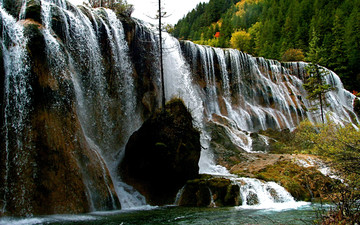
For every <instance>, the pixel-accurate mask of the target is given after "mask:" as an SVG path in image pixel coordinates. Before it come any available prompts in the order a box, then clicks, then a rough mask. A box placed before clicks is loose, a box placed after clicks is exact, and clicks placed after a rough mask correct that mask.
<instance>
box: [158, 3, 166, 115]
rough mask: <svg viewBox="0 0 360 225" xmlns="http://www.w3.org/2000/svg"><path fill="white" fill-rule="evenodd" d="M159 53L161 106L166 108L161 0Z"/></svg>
mask: <svg viewBox="0 0 360 225" xmlns="http://www.w3.org/2000/svg"><path fill="white" fill-rule="evenodd" d="M158 17H159V53H160V76H161V92H162V97H161V106H162V108H163V110H164V109H165V81H164V64H163V47H162V23H161V18H162V17H163V15H162V13H161V0H159V15H158Z"/></svg>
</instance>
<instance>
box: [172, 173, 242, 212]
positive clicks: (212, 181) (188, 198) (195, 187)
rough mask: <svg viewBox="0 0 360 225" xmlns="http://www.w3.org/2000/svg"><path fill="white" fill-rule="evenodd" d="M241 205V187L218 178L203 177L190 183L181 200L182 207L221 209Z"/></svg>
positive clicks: (186, 186)
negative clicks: (214, 207)
mask: <svg viewBox="0 0 360 225" xmlns="http://www.w3.org/2000/svg"><path fill="white" fill-rule="evenodd" d="M212 201H213V202H212ZM240 203H241V199H240V188H239V186H238V185H236V184H233V183H232V182H231V181H230V180H229V179H226V178H217V177H210V178H209V177H202V178H201V179H195V180H190V181H188V182H187V183H186V185H185V187H184V190H183V193H182V195H181V196H180V199H179V205H180V206H217V207H221V206H237V205H240ZM211 204H214V205H211Z"/></svg>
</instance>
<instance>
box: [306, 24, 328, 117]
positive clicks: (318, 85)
mask: <svg viewBox="0 0 360 225" xmlns="http://www.w3.org/2000/svg"><path fill="white" fill-rule="evenodd" d="M318 42H319V38H318V36H317V34H316V33H315V31H314V32H313V37H312V39H311V42H310V50H309V53H308V57H307V60H308V61H309V65H308V67H307V68H306V70H307V73H308V74H309V77H307V79H306V81H305V83H304V84H303V86H304V88H305V90H306V91H307V92H308V96H307V99H309V100H311V101H319V106H320V113H321V120H322V122H323V123H324V122H325V119H324V106H325V104H326V98H325V94H326V93H327V92H329V91H330V90H331V89H332V88H331V86H330V85H329V84H326V82H325V76H327V75H328V74H327V73H326V71H325V70H324V69H323V68H322V67H320V66H319V63H320V62H321V61H322V57H321V52H322V51H321V49H320V47H319V46H318ZM314 109H317V107H315V108H314Z"/></svg>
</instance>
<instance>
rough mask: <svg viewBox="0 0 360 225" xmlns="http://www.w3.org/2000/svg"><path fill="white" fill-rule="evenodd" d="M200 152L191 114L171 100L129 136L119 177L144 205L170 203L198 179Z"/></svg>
mask: <svg viewBox="0 0 360 225" xmlns="http://www.w3.org/2000/svg"><path fill="white" fill-rule="evenodd" d="M200 151H201V146H200V133H199V131H197V130H196V129H195V128H194V127H193V118H192V116H191V114H190V112H189V111H188V110H187V109H186V107H185V106H184V103H183V102H182V101H181V100H178V99H174V100H172V101H170V102H169V103H167V104H166V106H165V110H164V111H163V110H161V111H159V112H157V113H155V115H153V116H152V117H151V118H150V119H148V120H146V121H145V122H144V124H143V125H142V126H141V128H140V129H139V130H138V131H136V132H135V133H134V134H133V135H132V136H131V137H130V139H129V142H128V143H127V145H126V149H125V156H124V159H123V161H122V163H121V165H120V174H121V176H122V178H123V180H124V181H125V182H127V183H128V184H131V185H132V186H134V187H135V188H136V189H137V190H139V191H140V193H141V194H143V195H144V196H145V197H146V199H147V202H148V203H150V204H153V205H164V204H172V203H174V201H175V197H176V193H177V191H178V190H179V189H180V188H181V187H182V186H183V185H184V184H185V183H186V181H187V180H190V179H194V178H195V177H197V176H198V174H199V166H198V162H199V158H200Z"/></svg>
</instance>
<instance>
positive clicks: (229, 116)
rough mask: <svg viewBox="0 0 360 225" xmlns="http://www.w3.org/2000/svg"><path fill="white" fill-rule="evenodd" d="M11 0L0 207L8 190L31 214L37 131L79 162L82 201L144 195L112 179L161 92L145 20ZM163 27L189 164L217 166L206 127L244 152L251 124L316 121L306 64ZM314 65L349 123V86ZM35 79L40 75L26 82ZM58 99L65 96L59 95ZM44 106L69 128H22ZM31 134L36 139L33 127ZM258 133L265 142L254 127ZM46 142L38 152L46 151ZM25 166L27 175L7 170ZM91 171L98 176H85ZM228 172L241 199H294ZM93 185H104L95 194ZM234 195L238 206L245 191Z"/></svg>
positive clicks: (5, 19) (49, 1)
mask: <svg viewBox="0 0 360 225" xmlns="http://www.w3.org/2000/svg"><path fill="white" fill-rule="evenodd" d="M21 2H22V3H23V5H22V7H21V9H20V11H19V15H17V16H15V18H14V17H13V16H11V15H9V14H8V12H7V11H6V10H5V9H4V8H3V4H4V3H3V1H0V15H1V23H2V29H1V31H0V32H1V39H0V41H1V50H2V64H3V70H4V71H1V72H3V73H4V76H3V77H4V78H1V77H0V79H4V80H3V81H2V80H0V81H1V82H3V86H4V87H1V88H2V89H1V92H0V94H2V98H3V99H2V100H3V101H2V102H1V108H0V109H1V110H2V111H1V116H2V117H3V118H1V121H0V122H1V123H3V124H1V127H2V128H1V129H2V130H1V135H2V138H3V140H4V143H3V145H2V146H4V148H5V149H4V151H2V152H0V156H1V160H0V167H1V168H3V171H0V175H1V180H2V181H3V183H4V184H3V187H0V194H1V195H2V196H1V198H2V199H1V200H0V203H1V204H0V207H1V213H6V211H7V209H8V205H9V204H8V203H9V202H10V201H14V202H15V203H13V205H15V206H16V207H19V208H23V210H22V211H21V212H20V214H21V215H30V214H31V212H32V210H33V209H32V205H31V199H30V197H28V196H31V197H33V196H32V195H31V191H32V190H38V189H37V188H38V186H37V185H39V186H41V185H42V184H41V182H39V183H40V184H39V183H37V179H38V175H39V172H41V169H42V168H40V166H39V168H38V165H36V163H37V161H36V160H39V159H38V158H41V157H40V156H41V155H40V156H39V155H37V154H38V153H37V152H38V150H39V149H37V148H36V147H39V146H40V148H41V147H43V146H42V144H43V145H45V144H44V143H37V142H41V141H44V142H46V141H48V142H49V143H50V144H53V142H51V141H49V139H51V138H53V139H55V140H56V141H58V142H56V144H58V145H59V146H60V147H61V148H60V147H59V146H56V147H59V149H65V150H68V151H69V153H68V152H67V153H66V154H68V155H66V156H68V157H69V158H71V157H73V158H74V159H72V158H71V159H67V160H68V161H66V162H72V165H71V166H73V167H74V168H76V169H78V170H79V171H75V172H74V174H76V175H74V177H75V178H76V179H79V180H81V179H82V180H81V181H80V182H79V183H81V185H83V186H84V187H83V186H81V185H79V186H81V188H84V189H85V191H84V192H86V193H85V195H86V197H84V198H87V201H88V203H89V208H90V210H93V211H96V210H106V209H116V208H117V207H118V204H117V203H118V200H119V201H120V202H121V206H122V208H132V207H139V206H142V205H145V204H146V201H145V198H144V196H142V195H141V194H140V193H139V192H138V191H136V190H135V189H134V188H132V187H131V186H129V185H127V184H125V183H124V182H122V180H121V177H120V175H119V173H118V165H119V163H120V162H121V160H122V157H123V154H124V149H125V146H126V144H127V142H128V139H129V138H130V136H131V135H132V134H133V133H134V132H135V131H136V130H138V129H139V127H140V126H141V124H142V123H143V121H144V120H145V119H147V118H148V117H149V116H150V115H151V113H152V112H154V111H155V110H156V109H157V107H158V106H159V105H160V102H161V95H160V94H159V93H161V91H160V90H161V80H160V76H159V53H158V43H157V42H158V36H157V34H156V31H154V28H153V27H151V26H150V25H148V24H144V23H142V22H140V21H138V20H132V21H131V22H124V21H125V19H124V20H120V19H119V18H118V17H117V15H116V14H115V12H113V11H111V10H109V9H104V8H98V9H90V8H87V7H85V6H82V7H79V8H78V7H75V6H73V5H71V4H70V3H68V2H67V1H66V0H40V1H39V2H40V3H41V5H39V6H40V7H41V12H40V13H41V21H32V20H25V18H26V17H27V16H28V15H26V9H27V8H26V7H27V1H21ZM33 4H37V3H36V2H34V3H33ZM17 20H19V21H17ZM122 21H123V22H122ZM29 24H30V25H32V26H33V27H36V29H37V31H39V33H40V36H41V40H40V42H41V41H43V42H44V47H43V48H44V53H43V54H44V58H46V59H42V60H43V61H44V65H40V66H39V65H36V62H34V60H36V59H33V58H32V57H36V56H33V55H31V54H29V51H30V50H29V49H28V47H29V46H28V40H27V38H26V35H25V34H26V33H25V32H24V30H25V28H28V26H29ZM34 29H35V28H34ZM163 37H164V40H163V41H164V45H163V46H164V59H163V60H164V72H165V77H164V80H165V94H166V100H167V101H169V100H170V99H171V98H173V97H180V98H181V99H183V100H184V103H185V105H186V107H187V108H188V109H189V111H190V112H191V114H192V116H193V118H194V125H195V126H196V128H197V129H198V130H200V131H201V145H202V151H201V157H200V161H199V167H200V171H199V172H200V173H206V174H217V175H229V172H228V171H227V170H226V168H224V167H222V166H220V165H217V163H216V162H217V155H216V149H215V147H214V145H212V144H213V139H214V136H213V133H212V130H211V126H216V127H217V128H218V129H222V130H223V131H224V132H223V133H224V135H226V136H227V138H228V140H229V141H230V142H231V143H232V144H234V146H236V147H238V149H239V151H244V152H250V153H251V152H254V149H253V144H254V141H253V139H252V133H253V132H257V131H259V130H266V129H269V128H272V129H285V128H286V129H290V130H292V129H294V128H295V127H296V126H297V125H298V124H299V123H300V122H301V121H302V120H303V119H305V118H309V119H310V120H311V121H313V122H319V121H320V120H321V118H320V116H319V112H310V111H309V109H310V108H312V105H313V103H312V102H310V101H309V100H307V99H306V96H307V93H306V91H305V90H304V88H303V87H302V84H303V81H304V79H305V77H306V69H305V68H306V66H307V64H306V63H304V62H292V63H280V62H278V61H275V60H266V59H264V58H255V57H252V56H251V55H248V54H245V53H242V52H240V51H238V50H234V49H220V48H212V47H209V46H201V45H197V44H194V43H192V42H189V41H185V42H183V41H181V42H179V41H178V40H176V39H175V38H173V37H171V36H170V35H169V34H167V33H164V35H163ZM29 40H30V38H29ZM30 47H31V46H30ZM36 47H38V46H36ZM30 52H31V51H30ZM42 69H44V71H42V72H40V73H44V74H40V75H39V74H36V71H37V70H42ZM323 70H324V71H327V76H326V82H327V83H328V84H331V85H332V86H333V87H334V90H332V91H330V92H328V93H327V94H326V98H327V99H328V102H329V103H331V104H330V105H329V106H327V107H325V112H326V113H327V114H328V115H329V117H328V118H330V119H331V120H333V121H336V122H337V123H339V124H342V125H343V124H346V123H352V122H358V119H357V117H356V115H355V113H354V112H353V109H352V102H353V100H354V98H355V96H354V95H352V94H351V93H350V92H348V91H346V90H345V89H344V87H343V85H342V83H341V81H340V78H339V77H338V76H337V75H336V74H335V73H334V72H332V71H329V70H327V69H326V68H323ZM44 80H45V81H44ZM41 82H44V83H45V85H43V86H42V84H38V83H41ZM34 87H35V88H37V89H41V91H39V90H37V89H36V90H34ZM34 92H36V93H37V94H38V95H39V93H40V94H43V93H45V94H48V93H56V94H57V95H59V96H54V97H53V96H51V101H53V102H51V103H49V104H48V105H44V106H43V105H40V106H39V105H37V104H38V103H37V102H35V101H36V100H37V99H40V98H41V97H42V96H41V97H39V96H36V94H34ZM44 99H45V100H49V99H50V97H49V96H46V98H45V97H44ZM42 100H43V99H42ZM64 102H65V103H66V106H63V105H62V104H64ZM35 106H36V107H37V108H36V107H35ZM47 107H48V108H51V109H56V110H57V111H56V110H54V111H55V112H56V113H59V112H61V113H64V114H66V115H67V116H69V118H65V119H64V120H65V122H63V121H60V122H59V124H60V125H61V126H64V127H61V129H62V131H63V130H65V131H68V132H75V133H76V134H71V135H69V138H68V137H66V138H65V137H48V136H47V135H53V134H52V133H51V134H41V133H40V132H42V131H41V130H40V131H38V130H34V129H35V128H34V127H35V125H36V124H37V123H41V125H43V124H44V123H42V122H44V120H45V119H44V118H40V119H37V118H36V116H38V114H37V113H39V112H38V111H41V110H44V111H46V110H48V109H43V108H47ZM36 110H37V111H36ZM66 110H67V111H66ZM56 113H54V115H56V116H58V114H56ZM54 115H52V116H54ZM51 119H53V118H51ZM37 120H40V122H39V121H37ZM57 122H58V121H57ZM62 122H63V123H62ZM74 123H76V124H75V125H74ZM34 124H35V125H34ZM69 124H70V125H69ZM77 124H79V125H78V127H77ZM50 125H53V126H54V127H50V128H49V129H50V130H56V128H57V126H60V125H58V123H55V122H54V124H50ZM43 126H48V124H45V125H43ZM67 126H68V127H67ZM71 126H73V127H71ZM46 128H48V127H46ZM70 128H73V129H70ZM59 129H60V128H59ZM44 130H45V131H48V130H47V129H44ZM74 130H75V131H74ZM48 132H51V131H48ZM214 132H216V131H214ZM39 133H40V134H39ZM54 133H55V134H56V132H55V131H54ZM42 135H44V139H46V140H42V139H40V138H39V136H42ZM36 138H37V139H36ZM61 138H62V139H61ZM67 138H68V139H67ZM34 139H36V140H34ZM60 139H61V140H60ZM259 139H261V140H262V141H263V142H264V144H267V139H266V137H263V136H260V137H259ZM59 140H60V141H59ZM62 141H63V142H65V141H66V143H63V142H62ZM48 142H46V144H48ZM74 143H77V144H74ZM37 144H38V145H39V146H38V145H37ZM34 146H35V147H34ZM46 147H48V146H46ZM51 147H52V146H51ZM51 147H49V149H46V150H43V152H42V154H44V152H46V151H48V150H49V151H52V150H53V149H51ZM44 148H45V147H44ZM81 148H83V149H84V150H83V151H82V149H81ZM59 149H56V150H59ZM69 149H71V150H69ZM72 149H74V150H73V152H71V151H72ZM55 152H56V151H55ZM52 153H53V152H52ZM85 153H86V154H87V155H86V154H85ZM39 154H40V153H39ZM54 154H55V153H54ZM64 154H65V153H64ZM46 159H47V158H46V157H45V159H43V160H45V161H46ZM72 160H73V161H72ZM50 164H51V162H50ZM93 165H95V166H96V167H97V168H95V169H94V171H96V172H92V171H89V170H91V169H92V168H89V167H91V166H93ZM74 168H71V169H74ZM67 172H68V171H67ZM54 173H55V172H54ZM54 176H56V175H54ZM25 177H30V178H29V179H31V181H26V182H23V183H16V181H13V180H16V179H17V180H22V178H25ZM97 181H99V182H101V183H102V184H101V185H99V186H96V184H95V182H97ZM234 182H235V181H234ZM236 182H238V183H241V184H243V185H242V188H243V190H242V195H243V196H242V197H243V198H242V199H243V200H244V199H245V200H246V199H249V198H251V197H249V196H255V195H256V196H257V197H256V198H257V199H258V200H257V201H258V202H259V204H260V205H261V206H263V205H267V204H268V202H271V201H272V202H276V201H277V198H275V197H274V193H276V196H278V197H279V196H280V197H279V198H280V199H282V200H281V201H282V202H287V203H291V204H292V203H293V202H294V201H293V199H291V197H289V196H288V195H287V194H285V193H284V190H283V189H281V187H279V186H277V185H276V184H275V183H262V182H260V181H258V180H250V179H245V178H242V179H239V180H236ZM17 184H18V185H17ZM74 186H76V185H75V184H74ZM76 188H77V187H76ZM100 188H101V191H103V192H104V193H105V194H104V193H98V192H99V189H100ZM39 190H41V188H39ZM269 193H270V194H269ZM81 194H82V193H80V194H79V195H81ZM101 194H103V195H101ZM14 195H15V197H14ZM81 196H82V195H81ZM104 196H105V197H104ZM261 196H265V197H266V196H267V197H266V199H262V197H261ZM101 198H106V199H101ZM254 198H255V197H254ZM29 199H30V200H29ZM56 200H58V199H56ZM243 204H244V205H245V206H248V205H250V203H249V202H248V201H246V202H243ZM255 205H258V204H255Z"/></svg>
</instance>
